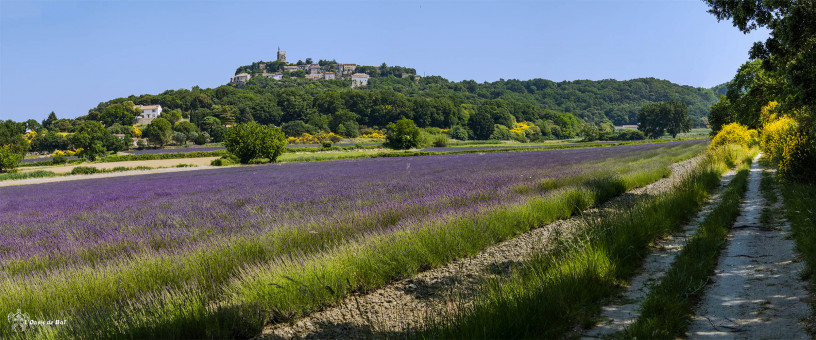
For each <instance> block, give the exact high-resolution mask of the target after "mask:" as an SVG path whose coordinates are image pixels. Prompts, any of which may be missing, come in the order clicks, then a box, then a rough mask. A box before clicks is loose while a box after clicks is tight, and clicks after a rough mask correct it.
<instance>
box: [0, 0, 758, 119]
mask: <svg viewBox="0 0 816 340" xmlns="http://www.w3.org/2000/svg"><path fill="white" fill-rule="evenodd" d="M706 10H707V7H706V5H705V4H704V3H703V2H702V1H700V0H673V1H669V0H641V1H634V0H631V1H627V0H595V1H589V0H586V1H581V0H578V1H575V0H572V1H569V0H563V1H554V0H550V1H532V0H530V1H464V0H462V1H455V0H449V1H383V0H380V1H373V0H372V1H318V2H306V1H298V2H284V1H240V0H239V1H184V0H172V1H17V0H1V1H0V118H2V119H14V120H18V121H19V120H25V119H29V118H35V119H37V120H42V119H43V118H45V117H46V116H47V115H48V113H49V112H51V111H55V112H56V113H57V116H58V117H60V118H64V117H71V118H73V117H76V116H79V115H83V114H86V113H87V111H88V109H90V108H92V107H95V106H96V105H97V104H98V103H99V102H103V101H107V100H110V99H113V98H117V97H125V96H128V95H130V94H144V93H160V92H162V91H164V90H167V89H180V88H187V89H189V88H191V87H192V86H195V85H199V86H201V87H216V86H219V85H222V84H224V83H226V82H228V81H229V77H230V76H231V75H233V73H234V72H235V69H236V68H237V67H238V66H240V65H246V64H249V63H251V62H253V61H258V60H274V59H275V52H276V49H277V47H278V46H281V48H282V49H284V50H286V51H287V56H288V59H289V61H290V62H291V61H297V60H298V59H306V58H307V57H311V58H313V59H314V60H318V59H336V60H337V61H339V62H355V63H357V64H364V65H379V64H381V63H382V62H386V63H387V64H389V65H401V66H409V67H414V68H416V69H417V72H418V73H419V74H425V75H440V76H443V77H445V78H448V79H450V80H455V81H459V80H464V79H473V80H476V81H479V82H482V81H495V80H498V79H500V78H504V79H511V78H516V79H532V78H546V79H551V80H555V81H562V80H575V79H593V80H598V79H607V78H613V79H620V80H625V79H632V78H638V77H656V78H661V79H667V80H670V81H672V82H676V83H679V84H683V85H693V86H703V87H711V86H714V85H717V84H720V83H723V82H725V81H728V80H729V79H731V78H732V77H733V75H734V73H735V72H736V69H737V68H738V67H739V65H741V64H742V63H743V62H745V61H746V59H747V57H748V49H749V48H750V46H751V45H752V44H753V42H754V41H758V40H764V39H765V38H766V37H767V32H765V31H761V32H756V33H752V34H750V35H743V34H742V33H740V32H739V31H738V30H737V29H735V28H733V27H732V26H731V24H730V23H729V22H720V23H718V22H717V20H716V18H714V16H712V15H710V14H708V13H706Z"/></svg>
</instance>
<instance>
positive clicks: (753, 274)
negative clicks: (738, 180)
mask: <svg viewBox="0 0 816 340" xmlns="http://www.w3.org/2000/svg"><path fill="white" fill-rule="evenodd" d="M761 172H762V169H760V168H759V166H758V164H757V161H756V160H754V164H753V165H752V166H751V174H750V176H749V179H748V192H746V194H745V199H743V201H742V203H741V204H740V211H741V214H740V216H739V217H738V218H737V221H736V222H735V223H734V226H733V227H732V230H731V233H730V234H729V235H728V245H727V246H726V248H725V249H724V250H723V252H722V254H721V255H720V261H719V264H718V265H717V269H716V270H715V275H714V277H713V283H712V284H711V285H709V287H708V288H707V289H706V293H705V296H704V297H703V299H702V301H701V302H700V305H699V307H698V308H697V310H696V312H695V315H694V317H693V320H692V323H691V325H690V326H689V331H688V337H689V338H694V339H700V338H707V339H708V338H710V339H807V338H808V335H807V332H806V331H805V319H806V318H807V317H808V316H809V314H810V308H809V306H808V303H807V301H808V300H809V298H808V293H807V290H806V286H807V283H806V282H804V281H802V280H801V276H800V275H801V272H802V270H803V269H804V263H803V262H802V261H801V260H800V259H798V258H797V257H798V255H797V253H796V251H795V247H796V245H795V241H794V240H793V239H792V238H791V235H790V234H791V230H790V224H789V223H788V222H787V221H786V220H785V219H784V218H783V217H782V216H783V214H781V213H780V214H778V215H779V219H777V220H776V221H773V222H771V223H770V224H766V225H763V224H762V223H761V222H760V218H759V217H760V215H761V213H762V208H763V207H764V206H765V199H764V198H763V197H762V194H761V193H760V189H759V185H760V181H761ZM777 195H778V192H777ZM778 202H779V203H778V204H777V206H773V207H771V208H772V209H781V206H780V205H781V202H782V200H781V199H780V200H779V201H778Z"/></svg>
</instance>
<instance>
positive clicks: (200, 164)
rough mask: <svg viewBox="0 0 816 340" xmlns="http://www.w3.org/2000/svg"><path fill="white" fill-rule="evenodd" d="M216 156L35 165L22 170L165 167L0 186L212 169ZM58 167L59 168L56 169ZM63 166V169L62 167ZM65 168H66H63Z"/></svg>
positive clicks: (17, 181)
mask: <svg viewBox="0 0 816 340" xmlns="http://www.w3.org/2000/svg"><path fill="white" fill-rule="evenodd" d="M217 158H218V157H202V158H182V159H161V160H150V161H128V162H111V163H94V164H79V165H67V166H48V167H35V168H28V169H25V170H24V171H23V172H27V171H33V170H48V171H53V172H55V173H58V174H65V173H70V172H71V169H73V168H75V167H77V166H93V167H95V168H97V169H112V168H115V167H118V166H124V167H137V166H149V167H154V168H155V167H166V168H162V169H151V170H132V171H120V172H108V173H101V174H90V175H68V176H57V177H42V178H29V179H18V180H6V181H0V187H6V186H13V185H28V184H42V183H52V182H65V181H76V180H82V179H93V178H106V177H121V176H133V175H144V174H155V173H164V172H179V171H193V170H202V169H213V168H216V167H213V166H210V162H212V160H214V159H217ZM179 164H192V165H196V166H195V167H186V168H175V167H174V166H176V165H179ZM57 168H59V169H57ZM63 168H64V169H63ZM65 169H67V170H65Z"/></svg>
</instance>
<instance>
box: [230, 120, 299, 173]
mask: <svg viewBox="0 0 816 340" xmlns="http://www.w3.org/2000/svg"><path fill="white" fill-rule="evenodd" d="M285 145H286V136H285V135H284V134H283V132H281V130H280V129H278V128H275V127H272V126H268V125H261V124H258V123H256V122H249V123H246V124H238V125H236V126H234V127H232V128H230V129H229V130H228V131H227V137H226V139H225V140H224V146H225V147H227V151H228V152H229V153H231V154H233V155H235V156H237V157H238V159H239V160H240V162H241V163H243V164H246V163H249V161H250V160H252V159H253V158H268V159H269V161H270V162H274V161H275V160H276V159H277V158H278V156H280V154H281V153H283V147H284V146H285Z"/></svg>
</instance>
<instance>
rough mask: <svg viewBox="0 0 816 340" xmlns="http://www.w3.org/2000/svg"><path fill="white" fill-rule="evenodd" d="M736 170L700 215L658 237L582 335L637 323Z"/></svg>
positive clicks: (595, 334) (606, 332)
mask: <svg viewBox="0 0 816 340" xmlns="http://www.w3.org/2000/svg"><path fill="white" fill-rule="evenodd" d="M735 174H736V172H734V171H729V172H728V173H727V174H726V175H724V176H723V178H722V180H721V181H720V188H719V189H718V190H717V192H716V193H715V194H714V195H712V196H711V197H709V198H708V201H707V203H706V204H705V206H704V207H703V208H702V209H701V210H700V212H699V213H698V214H697V216H696V218H695V219H694V220H693V221H692V222H691V223H689V224H687V225H686V226H684V227H683V230H682V231H681V232H679V233H676V234H673V235H669V236H668V237H666V238H665V239H662V240H659V241H657V242H655V244H654V245H652V250H651V252H650V253H649V255H648V256H647V257H646V258H645V259H644V260H643V267H642V269H641V272H640V274H638V275H636V276H635V277H634V278H633V279H632V280H631V281H630V282H629V286H628V287H627V288H626V290H624V291H623V292H622V293H621V295H619V296H617V297H616V298H615V301H614V302H613V303H612V304H610V305H607V306H604V307H602V310H603V312H602V313H601V317H600V322H599V323H598V324H597V325H596V326H595V327H593V328H591V329H589V330H588V331H586V332H585V333H584V334H583V336H582V337H583V338H601V337H603V336H606V335H611V334H613V333H617V332H621V331H623V330H624V328H626V327H627V326H629V325H630V324H632V323H634V322H635V321H636V320H637V318H638V317H639V316H640V306H641V302H643V299H645V298H646V296H647V295H649V290H650V289H651V287H652V286H653V285H654V284H655V283H657V282H658V281H659V280H660V279H661V278H662V277H663V276H664V275H665V274H666V272H667V271H668V270H669V269H670V268H671V265H672V263H673V262H674V258H675V257H676V256H677V254H679V253H680V251H681V250H683V248H684V247H685V246H686V244H687V243H688V241H689V240H690V239H691V238H692V237H694V235H695V234H697V230H698V229H699V227H700V223H702V222H703V220H705V219H706V217H707V216H708V214H710V213H711V211H713V210H714V208H715V207H716V206H717V202H718V201H719V198H720V194H722V193H723V192H724V191H725V187H726V186H727V185H728V183H729V182H731V179H733V178H734V175H735Z"/></svg>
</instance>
